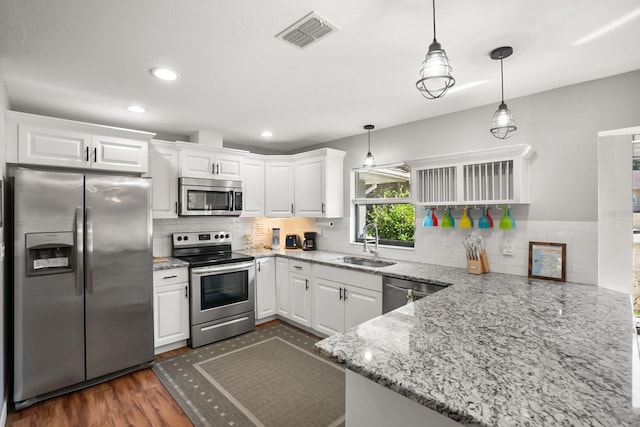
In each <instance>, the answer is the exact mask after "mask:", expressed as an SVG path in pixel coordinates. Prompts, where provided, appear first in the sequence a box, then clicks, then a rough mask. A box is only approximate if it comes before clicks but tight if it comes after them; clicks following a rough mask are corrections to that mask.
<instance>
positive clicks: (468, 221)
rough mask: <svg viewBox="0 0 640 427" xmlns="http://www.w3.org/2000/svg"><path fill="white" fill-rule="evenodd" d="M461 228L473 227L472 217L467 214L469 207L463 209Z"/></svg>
mask: <svg viewBox="0 0 640 427" xmlns="http://www.w3.org/2000/svg"><path fill="white" fill-rule="evenodd" d="M460 228H471V218H469V215H467V208H463V209H462V218H460Z"/></svg>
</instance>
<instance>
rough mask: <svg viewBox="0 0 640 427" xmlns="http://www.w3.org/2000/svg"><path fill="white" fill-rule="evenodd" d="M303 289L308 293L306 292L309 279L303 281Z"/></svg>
mask: <svg viewBox="0 0 640 427" xmlns="http://www.w3.org/2000/svg"><path fill="white" fill-rule="evenodd" d="M304 289H305V290H306V291H308V290H309V279H304Z"/></svg>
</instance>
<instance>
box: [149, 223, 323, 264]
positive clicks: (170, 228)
mask: <svg viewBox="0 0 640 427" xmlns="http://www.w3.org/2000/svg"><path fill="white" fill-rule="evenodd" d="M273 227H279V228H280V240H281V244H280V245H281V246H282V247H284V238H285V236H286V235H287V234H297V235H298V236H300V239H303V238H304V234H303V233H304V232H305V231H315V229H316V224H315V219H314V218H239V217H191V218H186V217H184V218H183V217H180V218H177V219H154V220H153V255H154V256H170V255H171V236H172V234H173V233H178V232H181V231H208V230H211V231H216V230H221V231H222V230H224V231H231V233H232V236H233V241H232V243H231V246H232V248H233V249H235V250H239V249H244V248H246V247H247V236H248V235H250V236H252V238H251V243H250V244H251V246H252V247H260V248H261V247H263V246H264V245H270V244H271V229H272V228H273Z"/></svg>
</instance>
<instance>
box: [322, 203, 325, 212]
mask: <svg viewBox="0 0 640 427" xmlns="http://www.w3.org/2000/svg"><path fill="white" fill-rule="evenodd" d="M322 213H325V205H324V202H322Z"/></svg>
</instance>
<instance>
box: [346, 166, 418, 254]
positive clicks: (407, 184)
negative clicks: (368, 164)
mask: <svg viewBox="0 0 640 427" xmlns="http://www.w3.org/2000/svg"><path fill="white" fill-rule="evenodd" d="M353 175H354V179H355V187H354V188H355V194H354V198H353V206H354V213H355V218H354V223H355V241H356V242H362V241H363V239H364V236H363V234H362V233H363V229H364V227H365V225H366V224H368V223H374V224H376V225H377V226H378V236H379V238H380V244H382V245H391V246H406V247H413V241H414V231H415V224H416V221H415V220H416V209H415V206H414V205H413V204H412V203H411V201H410V196H411V172H410V170H409V167H408V166H407V165H405V164H400V165H390V166H379V167H376V168H373V169H357V170H355V171H354V174H353Z"/></svg>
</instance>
